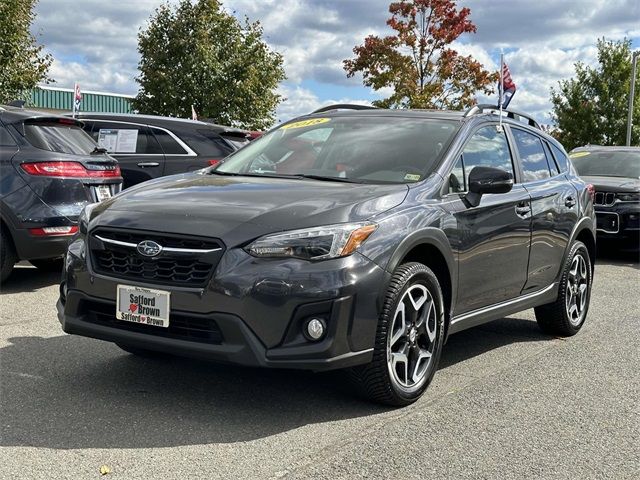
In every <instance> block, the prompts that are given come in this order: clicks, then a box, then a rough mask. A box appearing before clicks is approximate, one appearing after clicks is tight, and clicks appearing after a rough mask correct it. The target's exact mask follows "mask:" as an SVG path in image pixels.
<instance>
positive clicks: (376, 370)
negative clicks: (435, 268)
mask: <svg viewBox="0 0 640 480" xmlns="http://www.w3.org/2000/svg"><path fill="white" fill-rule="evenodd" d="M443 339H444V301H443V297H442V290H441V288H440V284H439V282H438V279H437V277H436V276H435V274H434V273H433V272H432V271H431V269H429V268H428V267H426V266H425V265H423V264H421V263H417V262H411V263H405V264H402V265H400V266H399V267H398V268H397V269H396V271H395V272H394V274H393V276H392V277H391V282H390V283H389V288H388V290H387V293H386V295H385V298H384V304H383V307H382V313H381V314H380V318H379V319H378V329H377V332H376V339H375V346H374V351H373V361H372V362H371V363H369V364H367V365H361V366H358V367H354V368H351V369H349V370H348V373H349V377H350V379H351V381H352V382H353V383H354V385H355V387H356V388H357V389H358V390H359V391H360V393H361V394H363V395H364V396H365V397H367V398H368V399H370V400H372V401H375V402H378V403H383V404H386V405H391V406H395V407H401V406H405V405H409V404H411V403H413V402H415V401H416V400H418V399H419V398H420V397H421V396H422V394H423V393H424V392H425V390H426V389H427V387H428V386H429V384H430V383H431V380H432V379H433V376H434V374H435V372H436V369H437V367H438V361H439V360H440V354H441V352H442V344H443Z"/></svg>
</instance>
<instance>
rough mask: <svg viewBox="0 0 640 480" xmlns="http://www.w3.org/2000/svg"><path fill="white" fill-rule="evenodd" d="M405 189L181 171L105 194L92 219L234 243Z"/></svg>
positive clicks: (359, 213)
mask: <svg viewBox="0 0 640 480" xmlns="http://www.w3.org/2000/svg"><path fill="white" fill-rule="evenodd" d="M407 191H408V187H407V186H406V185H397V184H396V185H360V184H352V183H339V182H330V181H327V182H325V181H318V180H310V179H284V178H268V177H227V176H219V175H203V174H184V175H176V176H172V177H164V178H162V179H159V180H156V181H152V182H147V183H145V184H142V185H140V186H136V187H134V188H132V189H130V190H125V191H124V192H123V193H121V194H120V195H117V196H115V197H113V198H112V199H110V200H107V201H105V202H104V203H103V204H101V205H100V206H99V207H98V208H96V209H95V210H94V213H93V214H92V222H91V227H93V226H94V225H98V224H99V225H111V226H121V227H129V228H137V229H145V230H154V231H158V230H160V231H168V232H169V231H170V232H175V233H185V234H192V235H203V236H211V237H217V238H221V239H223V241H225V243H226V244H227V245H228V246H233V245H234V244H238V243H242V242H245V241H247V240H249V239H252V238H255V237H258V236H261V235H265V234H267V233H273V232H278V231H284V230H293V229H297V228H306V227H313V226H318V225H327V224H332V223H343V222H357V221H363V220H366V219H368V218H370V217H372V216H374V215H376V214H379V213H382V212H384V211H386V210H389V209H390V208H393V207H394V206H396V205H399V204H400V203H402V201H403V200H404V198H405V197H406V195H407ZM96 216H97V217H96Z"/></svg>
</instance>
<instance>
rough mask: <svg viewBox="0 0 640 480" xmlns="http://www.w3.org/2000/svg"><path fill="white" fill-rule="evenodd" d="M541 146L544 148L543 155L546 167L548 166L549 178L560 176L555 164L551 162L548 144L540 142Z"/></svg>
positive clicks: (551, 157)
mask: <svg viewBox="0 0 640 480" xmlns="http://www.w3.org/2000/svg"><path fill="white" fill-rule="evenodd" d="M542 146H543V147H544V155H545V157H547V165H548V166H549V171H550V172H551V176H552V177H555V176H556V175H559V174H560V169H558V165H556V162H555V161H554V160H553V155H551V150H549V144H548V143H547V142H542Z"/></svg>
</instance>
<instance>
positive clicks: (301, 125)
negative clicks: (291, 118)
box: [282, 118, 331, 130]
mask: <svg viewBox="0 0 640 480" xmlns="http://www.w3.org/2000/svg"><path fill="white" fill-rule="evenodd" d="M330 120H331V119H330V118H311V119H309V120H302V121H300V122H293V123H288V124H287V125H284V126H283V127H282V130H292V129H294V128H304V127H311V126H313V125H320V124H321V123H327V122H328V121H330Z"/></svg>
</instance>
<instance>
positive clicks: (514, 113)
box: [464, 103, 542, 130]
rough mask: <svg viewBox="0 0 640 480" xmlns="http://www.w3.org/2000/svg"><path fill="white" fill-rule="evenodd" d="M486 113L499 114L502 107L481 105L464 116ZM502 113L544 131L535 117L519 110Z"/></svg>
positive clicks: (474, 107)
mask: <svg viewBox="0 0 640 480" xmlns="http://www.w3.org/2000/svg"><path fill="white" fill-rule="evenodd" d="M485 111H493V112H498V113H499V112H500V107H498V106H496V105H490V104H488V103H482V104H480V105H474V106H473V107H471V108H470V109H468V110H467V111H466V112H464V116H465V117H470V116H472V115H477V114H480V113H484V112H485ZM502 111H503V112H504V113H506V114H507V117H508V118H512V119H514V120H516V121H522V119H524V120H526V121H527V123H528V124H529V126H531V127H534V128H537V129H538V130H542V128H541V127H540V124H539V123H538V122H536V121H535V120H534V119H533V117H531V116H530V115H527V114H526V113H522V112H518V111H517V110H508V109H504V108H503V109H502Z"/></svg>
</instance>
